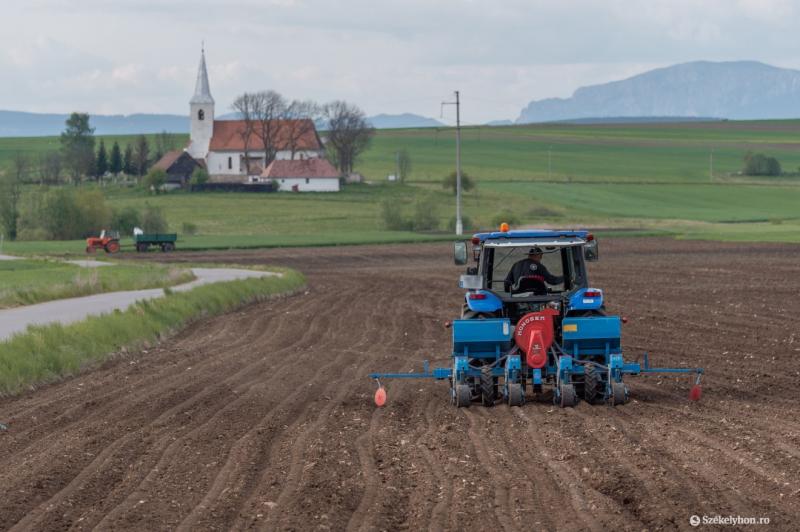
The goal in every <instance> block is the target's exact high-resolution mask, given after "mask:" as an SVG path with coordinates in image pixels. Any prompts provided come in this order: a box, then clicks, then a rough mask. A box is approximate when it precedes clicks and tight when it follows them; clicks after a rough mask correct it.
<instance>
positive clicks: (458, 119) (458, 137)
mask: <svg viewBox="0 0 800 532" xmlns="http://www.w3.org/2000/svg"><path fill="white" fill-rule="evenodd" d="M455 93H456V101H454V102H442V105H443V106H444V105H455V106H456V235H459V236H461V235H462V234H464V226H463V224H462V223H461V100H460V99H459V92H458V91H455Z"/></svg>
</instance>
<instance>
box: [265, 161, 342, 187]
mask: <svg viewBox="0 0 800 532" xmlns="http://www.w3.org/2000/svg"><path fill="white" fill-rule="evenodd" d="M340 177H341V174H340V173H339V171H338V170H337V169H336V168H335V167H334V166H333V165H332V164H331V163H330V162H328V160H327V159H320V158H317V159H297V160H275V161H272V162H271V163H270V165H269V166H267V167H266V168H265V169H264V172H263V173H262V174H261V177H259V178H258V182H272V183H275V184H276V185H277V186H278V190H284V191H292V192H338V191H339V178H340Z"/></svg>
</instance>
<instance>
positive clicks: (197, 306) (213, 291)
mask: <svg viewBox="0 0 800 532" xmlns="http://www.w3.org/2000/svg"><path fill="white" fill-rule="evenodd" d="M270 271H274V272H278V273H280V275H273V276H265V277H259V278H252V279H244V280H237V281H228V282H220V283H213V284H208V285H203V286H199V287H197V288H194V289H192V290H190V291H188V292H176V291H173V290H168V289H167V290H165V296H164V297H161V298H158V299H150V300H142V301H138V302H136V303H134V304H133V305H131V306H130V307H128V308H127V309H126V310H124V311H115V312H112V313H108V314H103V315H100V316H93V317H90V318H87V319H86V320H83V321H80V322H77V323H73V324H70V325H61V324H50V325H44V326H31V327H29V328H28V329H27V330H26V331H25V332H24V333H20V334H17V335H15V336H13V337H11V338H10V339H9V340H8V341H6V342H2V343H0V395H2V396H8V395H13V394H16V393H19V392H21V391H24V390H26V389H32V388H35V387H36V386H38V385H42V384H46V383H49V382H54V381H57V380H59V379H61V378H64V377H67V376H70V375H75V374H76V373H78V372H80V371H81V370H83V369H84V368H86V367H87V366H89V365H91V364H93V363H98V362H102V361H104V360H106V359H108V358H109V357H110V356H112V355H113V354H114V353H118V352H121V351H127V350H135V349H137V348H141V347H143V346H146V345H150V344H152V343H153V342H156V341H158V340H160V339H163V338H165V337H167V336H169V335H170V334H173V333H174V332H176V331H177V330H179V329H181V328H182V327H185V326H186V325H187V324H189V323H190V322H192V321H194V320H197V319H200V318H204V317H209V316H216V315H219V314H223V313H225V312H228V311H230V310H232V309H234V308H237V307H240V306H243V305H247V304H250V303H254V302H257V301H263V300H266V299H268V298H271V297H275V296H278V295H283V294H289V293H293V292H296V291H297V290H299V289H301V288H302V287H304V286H305V282H306V280H305V277H304V276H303V275H302V274H301V273H299V272H297V271H294V270H290V269H286V268H274V269H273V268H271V269H270Z"/></svg>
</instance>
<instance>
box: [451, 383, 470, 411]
mask: <svg viewBox="0 0 800 532" xmlns="http://www.w3.org/2000/svg"><path fill="white" fill-rule="evenodd" d="M471 402H472V390H471V389H470V387H469V385H467V384H456V387H455V389H454V391H453V404H455V405H456V406H457V407H459V408H461V407H463V408H467V407H469V404H470V403H471Z"/></svg>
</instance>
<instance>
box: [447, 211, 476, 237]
mask: <svg viewBox="0 0 800 532" xmlns="http://www.w3.org/2000/svg"><path fill="white" fill-rule="evenodd" d="M461 226H462V229H464V231H473V230H475V228H476V227H475V224H474V223H473V222H472V218H470V217H469V216H463V215H462V216H461ZM447 230H448V231H450V232H451V233H454V232H455V230H456V217H455V216H453V217H452V218H450V219H449V220H448V221H447Z"/></svg>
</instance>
